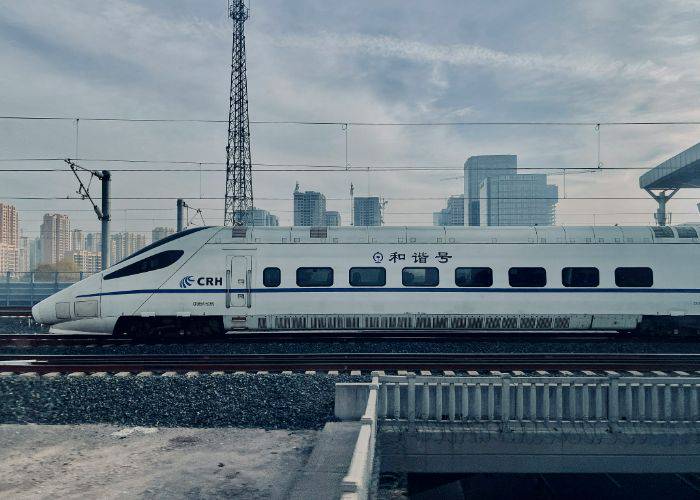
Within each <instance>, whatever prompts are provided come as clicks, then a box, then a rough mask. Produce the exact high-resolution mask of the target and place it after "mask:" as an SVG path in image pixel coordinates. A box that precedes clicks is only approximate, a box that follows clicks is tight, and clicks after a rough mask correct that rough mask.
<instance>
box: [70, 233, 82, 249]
mask: <svg viewBox="0 0 700 500" xmlns="http://www.w3.org/2000/svg"><path fill="white" fill-rule="evenodd" d="M70 242H71V243H70V249H71V250H72V251H74V252H75V251H80V250H85V236H84V234H83V230H82V229H73V230H72V231H71V232H70Z"/></svg>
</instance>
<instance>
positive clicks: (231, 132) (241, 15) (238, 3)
mask: <svg viewBox="0 0 700 500" xmlns="http://www.w3.org/2000/svg"><path fill="white" fill-rule="evenodd" d="M228 11H229V16H230V17H231V20H232V21H233V46H232V49H231V92H230V96H229V112H228V145H227V146H226V200H225V206H224V225H227V226H243V225H246V224H247V222H248V219H249V217H248V216H247V215H248V214H249V212H250V211H251V210H252V209H253V178H252V166H251V156H250V121H249V117H248V82H247V78H246V59H245V33H244V30H243V25H244V23H245V21H246V20H247V19H248V8H247V7H246V5H245V2H244V0H229V4H228Z"/></svg>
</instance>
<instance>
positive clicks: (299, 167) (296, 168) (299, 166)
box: [0, 157, 649, 173]
mask: <svg viewBox="0 0 700 500" xmlns="http://www.w3.org/2000/svg"><path fill="white" fill-rule="evenodd" d="M57 161H60V162H63V161H65V158H58V157H34V158H0V162H2V163H11V162H17V163H20V162H57ZM75 161H81V162H97V163H129V164H154V165H155V164H168V165H197V166H199V167H198V168H124V169H119V168H111V169H110V171H112V172H135V173H138V172H196V173H199V172H225V171H226V169H225V168H216V169H212V168H201V166H202V165H222V166H223V165H226V163H225V162H217V161H194V160H188V161H184V160H147V159H126V158H111V159H108V158H104V159H101V158H77V159H75ZM412 163H418V164H420V163H424V162H412ZM252 165H253V166H256V167H268V168H257V169H254V171H255V172H304V171H310V172H324V171H327V172H348V171H359V172H366V171H367V170H371V171H374V172H382V171H384V172H393V171H443V170H445V171H446V170H455V171H463V170H464V167H462V166H455V165H439V166H432V167H427V166H400V165H382V166H373V165H363V164H360V165H350V166H346V165H341V164H333V163H318V164H315V163H263V162H256V163H252ZM278 167H279V168H278ZM282 167H284V168H282ZM518 170H551V171H554V172H561V171H565V170H576V171H583V172H590V173H595V172H599V171H601V170H604V171H615V170H644V171H646V170H649V167H640V166H619V167H602V166H601V167H591V166H590V165H589V166H556V167H548V166H537V167H528V166H524V167H523V166H519V167H518ZM70 171H71V170H70V169H68V168H17V167H14V168H0V172H16V173H31V172H44V173H45V172H70Z"/></svg>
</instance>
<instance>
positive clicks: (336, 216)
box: [325, 210, 340, 227]
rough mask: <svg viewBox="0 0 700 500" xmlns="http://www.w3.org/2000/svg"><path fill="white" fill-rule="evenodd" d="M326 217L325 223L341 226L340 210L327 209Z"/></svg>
mask: <svg viewBox="0 0 700 500" xmlns="http://www.w3.org/2000/svg"><path fill="white" fill-rule="evenodd" d="M325 219H326V221H325V225H326V226H328V227H336V226H340V212H337V211H335V210H327V211H326V215H325Z"/></svg>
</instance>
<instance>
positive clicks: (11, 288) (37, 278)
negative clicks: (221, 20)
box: [0, 271, 88, 309]
mask: <svg viewBox="0 0 700 500" xmlns="http://www.w3.org/2000/svg"><path fill="white" fill-rule="evenodd" d="M87 276H88V274H87V273H83V272H46V271H35V272H28V273H15V272H6V273H4V274H3V275H2V276H1V278H0V308H5V309H12V308H16V309H22V308H29V307H31V306H33V305H34V304H36V303H38V302H40V301H42V300H43V299H45V298H46V297H48V296H50V295H52V294H54V293H56V292H58V291H60V290H63V289H64V288H66V287H68V286H70V285H72V284H73V283H76V282H78V281H80V280H82V279H83V278H86V277H87Z"/></svg>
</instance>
